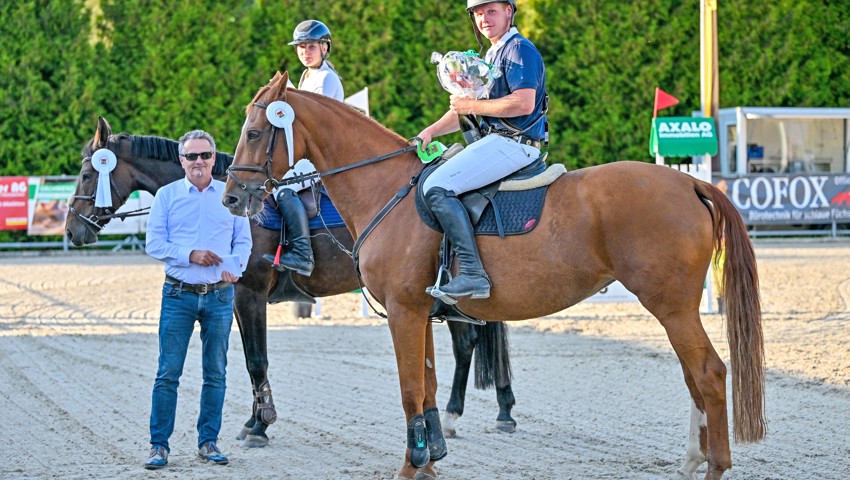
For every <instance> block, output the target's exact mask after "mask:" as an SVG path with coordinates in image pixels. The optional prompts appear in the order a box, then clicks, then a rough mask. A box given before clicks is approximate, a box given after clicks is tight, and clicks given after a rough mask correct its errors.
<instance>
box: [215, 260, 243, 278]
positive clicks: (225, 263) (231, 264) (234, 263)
mask: <svg viewBox="0 0 850 480" xmlns="http://www.w3.org/2000/svg"><path fill="white" fill-rule="evenodd" d="M213 268H215V274H216V275H217V276H218V278H221V273H222V272H230V273H231V274H233V275H235V276H237V277H241V276H242V267H240V266H239V256H238V255H222V256H221V263H219V264H218V265H216V266H214V267H213Z"/></svg>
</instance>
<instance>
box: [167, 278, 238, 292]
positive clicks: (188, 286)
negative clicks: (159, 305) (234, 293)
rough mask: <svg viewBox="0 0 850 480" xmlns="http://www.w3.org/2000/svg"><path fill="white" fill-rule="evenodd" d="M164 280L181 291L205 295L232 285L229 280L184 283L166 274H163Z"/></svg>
mask: <svg viewBox="0 0 850 480" xmlns="http://www.w3.org/2000/svg"><path fill="white" fill-rule="evenodd" d="M165 281H166V282H168V283H172V284H174V286H176V287H177V288H179V289H180V291H182V292H191V293H196V294H198V295H206V294H208V293H210V292H212V291H215V290H220V289H222V288H224V287H228V286H230V285H233V284H232V283H231V282H225V281H221V282H218V283H186V282H181V281H180V280H177V279H176V278H174V277H171V276H168V275H166V276H165Z"/></svg>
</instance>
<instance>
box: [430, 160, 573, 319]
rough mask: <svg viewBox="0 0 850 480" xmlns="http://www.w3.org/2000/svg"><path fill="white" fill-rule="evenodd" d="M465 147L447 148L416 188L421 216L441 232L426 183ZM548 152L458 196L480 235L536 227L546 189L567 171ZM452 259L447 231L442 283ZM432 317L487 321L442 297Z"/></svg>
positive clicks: (442, 250)
mask: <svg viewBox="0 0 850 480" xmlns="http://www.w3.org/2000/svg"><path fill="white" fill-rule="evenodd" d="M462 149H463V146H461V145H460V144H454V145H452V146H451V147H450V148H449V149H448V150H446V154H445V155H443V158H442V159H440V160H438V161H436V162H434V163H432V164H430V165H428V166H426V167H425V169H424V170H423V172H422V176H421V178H420V181H419V184H418V186H417V188H416V210H417V212H418V213H419V216H420V218H422V221H423V222H425V224H426V225H428V227H430V228H431V229H433V230H436V231H438V232H441V233H442V231H443V230H442V228H441V227H440V224H439V223H438V222H437V219H436V218H435V217H434V215H433V214H432V213H431V211H430V210H429V209H428V206H427V204H426V203H425V192H424V189H423V184H424V183H425V182H424V180H425V178H427V176H428V175H430V174H431V173H433V171H434V170H435V169H436V168H437V167H439V166H440V165H442V164H443V163H444V162H445V161H446V160H448V159H449V158H451V157H452V156H454V155H456V154H457V153H458V152H459V151H461V150H462ZM547 155H548V153H544V154H543V155H541V156H540V157H539V158H538V159H537V160H535V161H534V162H532V163H531V164H530V165H528V166H527V167H525V168H522V169H520V170H518V171H517V172H514V173H513V174H511V175H509V176H507V177H505V178H503V179H501V180H498V181H496V182H493V183H491V184H490V185H486V186H484V187H482V188H479V189H478V190H472V191H470V192H466V193H463V194H461V195H459V196H458V198H459V199H460V201H461V203H462V204H463V206H464V207H465V208H466V211H467V213H468V214H469V218H470V220H471V221H472V225H473V227H474V229H475V233H476V235H499V237H501V238H505V236H506V235H520V234H524V233H528V232H530V231H531V230H533V229H534V227H535V226H536V225H537V223H538V220H539V219H540V212H541V211H542V210H543V203H544V202H545V200H546V190H547V189H548V187H549V185H551V184H552V182H554V181H555V180H557V179H558V177H560V176H561V175H563V174H564V173H566V171H567V170H566V168H564V166H563V165H561V164H555V165H552V166H550V167H549V168H548V169H547V168H546V157H547ZM488 207H489V208H488ZM452 262H453V256H452V255H451V245H450V244H449V241H448V238H447V237H446V235H443V240H442V242H441V246H440V275H439V277H438V279H437V282H439V283H440V284H441V285H443V284H445V283H448V281H449V275H448V274H447V272H449V271H450V268H451V264H452ZM429 318H430V319H431V320H432V321H439V322H444V321H447V320H451V321H461V322H467V323H472V324H475V325H484V324H485V323H486V322H485V321H483V320H480V319H477V318H474V317H471V316H469V315H466V314H465V313H463V312H462V311H461V310H460V309H458V308H457V306H456V305H455V304H449V303H446V302H444V301H443V300H441V299H434V304H433V305H432V307H431V312H430V313H429Z"/></svg>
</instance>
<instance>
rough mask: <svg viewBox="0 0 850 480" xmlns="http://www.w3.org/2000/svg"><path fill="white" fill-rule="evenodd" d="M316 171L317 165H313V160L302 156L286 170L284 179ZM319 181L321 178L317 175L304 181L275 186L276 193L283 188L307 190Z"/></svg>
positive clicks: (298, 190) (295, 190) (296, 190)
mask: <svg viewBox="0 0 850 480" xmlns="http://www.w3.org/2000/svg"><path fill="white" fill-rule="evenodd" d="M315 172H316V167H314V166H313V162H311V161H310V160H307V159H306V158H302V159H301V160H299V161H298V162H296V163H295V166H293V167H292V168H291V169H290V170H289V171H288V172H286V175H284V176H283V179H284V180H286V179H287V178H292V177H294V176H295V175H306V174H308V173H315ZM318 182H319V179H318V178H317V177H313V178H310V179H307V180H304V181H302V182H298V183H290V184H288V185H281V186H280V187H277V188H275V190H274V193H275V195H277V193H278V192H279V191H280V189H281V188H286V189H289V190H292V191H294V192H300V191H301V190H306V189H308V188H310V187H312V186H313V185H315V184H316V183H318Z"/></svg>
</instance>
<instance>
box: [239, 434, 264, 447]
mask: <svg viewBox="0 0 850 480" xmlns="http://www.w3.org/2000/svg"><path fill="white" fill-rule="evenodd" d="M268 444H269V438H268V437H261V436H259V435H247V436H246V437H245V441H244V442H242V446H243V447H245V448H262V447H265V446H266V445H268Z"/></svg>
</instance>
